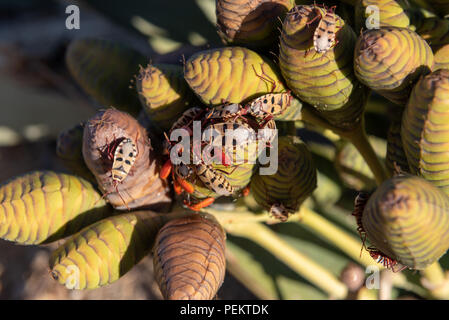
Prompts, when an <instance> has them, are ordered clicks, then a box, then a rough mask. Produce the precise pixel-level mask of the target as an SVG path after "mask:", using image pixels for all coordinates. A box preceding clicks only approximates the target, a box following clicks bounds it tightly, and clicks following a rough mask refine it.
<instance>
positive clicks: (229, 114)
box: [204, 103, 246, 121]
mask: <svg viewBox="0 0 449 320" xmlns="http://www.w3.org/2000/svg"><path fill="white" fill-rule="evenodd" d="M245 113H246V110H245V109H244V108H243V107H242V106H241V105H240V104H237V103H232V104H229V103H228V104H226V103H225V104H222V105H220V106H217V107H215V108H213V109H212V110H210V111H208V112H207V113H206V115H205V117H204V118H205V121H207V120H209V119H220V120H231V119H232V120H235V119H236V118H238V117H241V116H242V115H243V114H245Z"/></svg>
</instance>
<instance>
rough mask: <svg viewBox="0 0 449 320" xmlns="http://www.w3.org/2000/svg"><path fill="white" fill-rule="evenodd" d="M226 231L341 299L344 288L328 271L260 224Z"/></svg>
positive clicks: (237, 226)
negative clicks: (262, 250)
mask: <svg viewBox="0 0 449 320" xmlns="http://www.w3.org/2000/svg"><path fill="white" fill-rule="evenodd" d="M227 230H228V231H229V232H231V233H232V234H235V235H238V236H242V237H245V238H248V239H250V240H252V241H254V242H255V243H257V244H259V245H260V246H262V247H263V248H265V249H266V250H268V251H269V252H270V253H271V254H273V255H274V256H275V257H277V258H278V259H279V260H280V261H282V262H284V263H285V264H286V265H288V266H289V267H290V268H291V269H292V270H294V271H296V272H297V273H298V274H300V275H301V276H302V277H304V278H305V279H307V280H308V281H310V282H311V283H313V284H314V285H316V286H317V287H319V288H321V289H322V290H324V291H325V292H327V293H328V294H329V295H330V296H331V297H333V298H337V299H343V298H344V297H346V295H347V288H346V286H345V285H344V284H343V283H342V282H341V281H339V280H338V279H337V278H336V277H335V276H334V275H332V274H331V273H330V272H329V271H327V270H326V269H324V268H323V267H322V266H320V265H319V264H317V263H316V262H314V261H312V260H310V259H309V258H308V257H307V256H305V255H303V254H302V253H300V252H299V251H298V250H296V249H295V248H293V247H292V246H290V245H289V244H288V243H287V242H286V241H284V240H282V239H281V238H280V237H279V236H278V235H277V234H276V233H274V232H273V231H271V230H270V229H269V228H268V227H266V226H264V225H262V224H260V223H248V224H233V225H229V226H228V228H227Z"/></svg>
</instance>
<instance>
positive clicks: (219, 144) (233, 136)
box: [202, 121, 257, 166]
mask: <svg viewBox="0 0 449 320" xmlns="http://www.w3.org/2000/svg"><path fill="white" fill-rule="evenodd" d="M256 138H257V137H256V132H255V131H254V130H253V129H252V128H251V127H250V126H249V125H248V124H246V123H245V122H242V121H235V122H234V121H233V122H231V121H228V122H221V123H215V124H211V125H209V126H207V127H206V129H205V130H204V132H203V134H202V140H203V141H208V145H207V147H206V148H209V149H212V152H213V151H214V150H217V149H218V150H221V152H215V153H214V154H212V157H211V159H206V163H209V161H210V160H214V159H215V158H216V157H220V156H221V159H219V160H221V161H220V163H221V164H223V165H225V166H228V165H230V164H231V161H230V158H231V156H230V154H233V153H234V151H235V150H236V149H237V148H245V147H246V146H248V145H250V144H251V143H253V142H255V141H256ZM205 151H207V150H205ZM234 160H235V162H240V160H239V159H234ZM243 160H245V159H243Z"/></svg>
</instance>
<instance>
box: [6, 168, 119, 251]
mask: <svg viewBox="0 0 449 320" xmlns="http://www.w3.org/2000/svg"><path fill="white" fill-rule="evenodd" d="M110 212H111V209H110V208H109V207H108V206H107V205H106V203H105V201H104V200H103V199H101V195H100V193H99V192H98V191H96V190H95V189H94V187H93V186H92V185H91V184H90V183H89V182H87V181H86V180H84V179H82V178H79V177H76V176H72V175H68V174H62V173H56V172H52V171H35V172H31V173H28V174H25V175H23V176H19V177H16V178H14V179H12V180H10V181H9V182H6V183H4V184H3V185H2V186H1V187H0V237H1V238H2V239H5V240H9V241H15V242H17V243H19V244H40V243H45V242H51V241H55V240H59V239H61V238H63V237H66V236H68V235H71V234H73V233H75V232H77V231H78V230H80V229H81V228H83V227H84V226H86V225H89V224H91V223H93V222H95V221H97V220H100V219H102V218H104V217H106V216H107V215H109V214H110Z"/></svg>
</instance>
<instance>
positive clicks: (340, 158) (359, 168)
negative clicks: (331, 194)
mask: <svg viewBox="0 0 449 320" xmlns="http://www.w3.org/2000/svg"><path fill="white" fill-rule="evenodd" d="M369 141H370V143H371V145H372V146H373V149H374V151H375V153H376V155H377V156H378V157H379V158H383V157H384V156H385V150H386V143H385V140H382V139H379V138H376V137H375V136H371V137H369ZM334 164H335V167H336V169H337V172H338V174H339V176H340V178H341V180H342V181H343V183H344V184H345V185H346V186H347V187H349V188H352V189H355V190H358V191H361V190H365V191H369V190H372V189H374V188H375V187H376V180H375V179H374V175H373V173H372V171H371V170H370V168H369V167H368V164H367V163H366V161H365V160H364V159H363V157H362V155H361V154H360V152H358V151H357V149H356V148H355V147H354V145H353V144H352V143H349V142H346V141H343V142H342V143H341V144H340V145H339V146H338V147H337V152H336V154H335V160H334Z"/></svg>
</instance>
